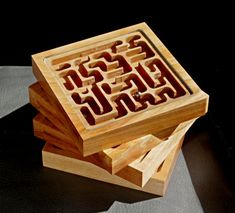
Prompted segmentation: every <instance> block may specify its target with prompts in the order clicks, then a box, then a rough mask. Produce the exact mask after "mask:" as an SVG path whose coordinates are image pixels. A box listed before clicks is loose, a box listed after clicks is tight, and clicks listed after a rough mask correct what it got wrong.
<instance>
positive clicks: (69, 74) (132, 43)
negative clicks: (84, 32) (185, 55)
mask: <svg viewBox="0 0 235 213" xmlns="http://www.w3.org/2000/svg"><path fill="white" fill-rule="evenodd" d="M45 61H46V64H47V66H49V67H50V69H51V71H52V72H53V74H54V77H55V78H56V80H57V82H59V84H60V86H61V88H62V89H63V91H64V93H65V94H66V97H67V99H68V101H69V103H70V104H72V105H73V108H74V110H75V111H76V112H77V114H78V115H79V116H80V117H81V120H83V123H85V125H86V126H90V127H91V126H93V127H94V126H96V125H101V124H104V123H107V122H109V121H113V120H115V119H122V118H123V117H125V116H131V115H134V114H137V113H140V112H144V111H146V110H149V109H151V108H153V107H157V106H158V105H162V104H167V103H168V102H170V101H174V100H175V99H178V98H180V97H182V96H185V95H189V91H187V89H186V88H185V87H184V86H183V84H182V83H181V82H180V80H179V79H178V78H177V77H176V76H175V75H174V73H173V71H172V70H171V69H170V68H169V67H168V66H167V64H166V63H165V62H164V60H163V59H162V58H161V56H160V55H159V54H158V53H157V51H156V50H155V49H154V47H153V46H152V45H151V44H150V43H149V42H148V40H147V39H146V38H145V36H144V35H143V34H142V33H141V32H139V31H136V32H133V33H129V34H126V35H124V36H120V37H117V38H114V39H110V40H106V41H103V42H98V43H95V44H93V45H91V46H86V47H84V48H80V49H75V50H73V51H69V52H65V53H63V54H59V55H54V56H51V57H49V58H47V59H46V60H45Z"/></svg>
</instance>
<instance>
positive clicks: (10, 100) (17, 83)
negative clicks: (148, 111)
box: [0, 67, 203, 213]
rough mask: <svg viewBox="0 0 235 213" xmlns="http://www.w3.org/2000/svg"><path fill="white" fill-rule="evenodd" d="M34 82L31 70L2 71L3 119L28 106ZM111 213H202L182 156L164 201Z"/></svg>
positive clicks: (122, 206) (119, 205)
mask: <svg viewBox="0 0 235 213" xmlns="http://www.w3.org/2000/svg"><path fill="white" fill-rule="evenodd" d="M33 82H35V78H34V77H33V74H32V70H31V67H0V117H4V116H5V115H7V114H9V113H11V112H12V111H14V110H16V109H18V108H20V107H21V106H23V105H25V104H27V103H28V89H27V88H28V86H29V85H30V84H31V83H33ZM97 184H98V182H97ZM78 196H79V195H78ZM80 196H82V195H80ZM87 203H89V201H87ZM92 205H95V202H93V204H92ZM108 212H161V213H165V212H176V213H178V212H185V213H186V212H191V213H194V212H203V210H202V207H201V204H200V201H199V199H198V197H197V195H196V193H195V190H194V187H193V185H192V182H191V178H190V175H189V172H188V169H187V166H186V162H185V159H184V156H183V154H182V152H181V153H180V156H179V158H178V161H177V163H176V166H175V169H174V171H173V174H172V177H171V179H170V183H169V186H168V190H167V193H166V195H165V196H164V197H156V198H152V199H149V200H145V201H140V202H136V203H131V204H127V203H122V202H118V201H115V202H114V203H113V204H112V205H111V206H110V208H109V210H108Z"/></svg>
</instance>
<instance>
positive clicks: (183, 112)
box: [29, 23, 208, 195]
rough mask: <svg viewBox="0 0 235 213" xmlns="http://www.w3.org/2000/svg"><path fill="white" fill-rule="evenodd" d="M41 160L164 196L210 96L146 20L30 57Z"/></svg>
mask: <svg viewBox="0 0 235 213" xmlns="http://www.w3.org/2000/svg"><path fill="white" fill-rule="evenodd" d="M32 63H33V73H34V75H35V77H36V79H37V80H38V82H36V83H35V84H33V85H31V86H30V87H29V97H30V103H31V104H32V105H33V106H34V107H35V108H36V109H37V110H38V111H39V114H38V115H37V116H36V117H35V118H34V120H33V126H34V134H35V136H37V137H38V138H41V139H43V140H44V141H45V142H46V144H45V146H44V148H43V151H42V157H43V165H44V166H46V167H49V168H54V169H57V170H61V171H65V172H70V173H74V174H78V175H81V176H85V177H88V178H92V179H96V180H100V181H104V182H108V183H112V184H117V185H120V186H124V187H128V188H132V189H137V190H141V191H145V192H148V193H152V194H156V195H163V194H164V193H165V191H166V188H167V184H168V181H169V178H170V175H171V171H172V169H173V167H174V163H175V161H176V159H177V156H178V154H179V151H180V149H181V145H182V142H183V139H184V136H185V134H186V132H187V130H188V129H189V128H190V127H191V125H192V124H193V122H194V121H195V120H196V119H197V118H198V117H200V116H202V115H204V114H205V113H206V111H207V108H208V95H207V94H205V93H204V92H203V91H202V90H200V88H199V87H198V86H197V85H196V83H195V82H194V81H193V80H192V78H191V77H190V76H189V75H188V74H187V73H186V71H185V70H184V69H183V68H182V67H181V66H180V64H179V63H178V62H177V61H176V59H175V58H174V57H173V56H172V55H171V53H170V52H169V51H168V50H167V49H166V47H165V46H164V45H163V44H162V43H161V41H160V40H159V39H158V38H157V36H156V35H155V34H154V33H153V32H152V31H151V29H150V28H149V27H148V26H147V25H146V24H145V23H141V24H137V25H134V26H131V27H127V28H123V29H121V30H117V31H113V32H111V33H107V34H103V35H100V36H96V37H93V38H90V39H86V40H83V41H79V42H76V43H73V44H69V45H66V46H63V47H59V48H55V49H52V50H49V51H45V52H42V53H38V54H35V55H33V56H32Z"/></svg>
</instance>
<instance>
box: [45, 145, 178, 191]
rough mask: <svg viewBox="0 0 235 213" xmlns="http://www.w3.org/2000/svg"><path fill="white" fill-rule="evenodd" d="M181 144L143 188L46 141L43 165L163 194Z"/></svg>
mask: <svg viewBox="0 0 235 213" xmlns="http://www.w3.org/2000/svg"><path fill="white" fill-rule="evenodd" d="M181 144H182V142H181V143H179V144H178V146H177V147H175V148H174V149H173V150H172V151H171V153H170V154H169V155H168V157H167V158H166V160H165V161H164V162H163V164H162V166H161V168H160V169H159V170H158V171H156V172H155V173H154V175H153V176H152V177H151V178H150V180H149V181H148V183H147V184H146V185H145V186H144V187H143V188H142V187H139V186H136V185H135V184H132V183H130V182H129V181H126V180H124V179H122V178H120V177H118V176H116V175H111V174H110V173H108V172H107V171H106V170H104V169H102V168H100V167H98V166H96V165H93V164H91V163H89V162H86V161H83V160H81V159H79V158H78V156H77V155H76V154H74V153H72V152H68V151H65V150H61V149H58V148H56V147H53V146H52V145H50V144H48V143H46V145H45V146H44V148H43V151H42V159H43V165H44V166H45V167H48V168H52V169H56V170H60V171H64V172H68V173H72V174H76V175H80V176H83V177H87V178H91V179H95V180H99V181H103V182H106V183H111V184H115V185H119V186H123V187H127V188H130V189H135V190H138V191H143V192H147V193H150V194H154V195H160V196H163V195H164V194H165V193H166V190H167V186H168V182H169V179H170V175H171V172H172V170H173V168H174V165H175V162H176V160H177V157H178V154H179V152H180V148H181Z"/></svg>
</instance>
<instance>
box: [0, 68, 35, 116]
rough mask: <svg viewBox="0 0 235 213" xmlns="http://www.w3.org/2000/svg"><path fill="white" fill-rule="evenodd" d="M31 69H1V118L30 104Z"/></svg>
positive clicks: (32, 79) (33, 80)
mask: <svg viewBox="0 0 235 213" xmlns="http://www.w3.org/2000/svg"><path fill="white" fill-rule="evenodd" d="M33 82H35V78H34V76H33V74H32V68H31V67H13V66H12V67H10V66H7V67H0V118H1V117H3V116H5V115H7V114H8V113H10V112H12V111H14V110H16V109H17V108H19V107H21V106H23V105H25V104H26V103H28V86H29V85H30V84H32V83H33Z"/></svg>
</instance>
